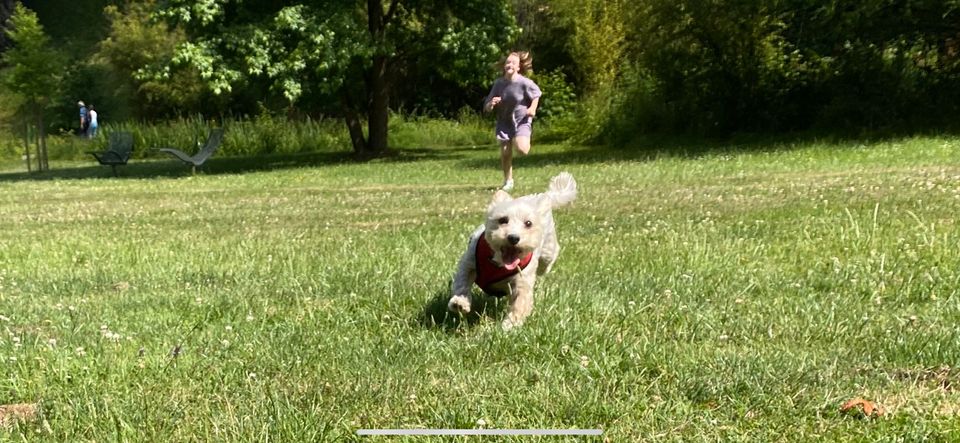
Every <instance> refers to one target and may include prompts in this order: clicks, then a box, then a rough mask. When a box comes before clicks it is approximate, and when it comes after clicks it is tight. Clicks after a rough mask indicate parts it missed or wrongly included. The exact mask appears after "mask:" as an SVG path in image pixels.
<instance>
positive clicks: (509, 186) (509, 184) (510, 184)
mask: <svg viewBox="0 0 960 443" xmlns="http://www.w3.org/2000/svg"><path fill="white" fill-rule="evenodd" d="M500 189H503V190H504V191H509V190H511V189H513V179H510V180H507V181H505V182H503V186H501V187H500Z"/></svg>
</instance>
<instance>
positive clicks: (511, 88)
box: [483, 75, 542, 133]
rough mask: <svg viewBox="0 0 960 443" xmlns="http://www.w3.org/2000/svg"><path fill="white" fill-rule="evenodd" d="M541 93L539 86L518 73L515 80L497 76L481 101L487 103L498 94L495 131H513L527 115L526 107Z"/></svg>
mask: <svg viewBox="0 0 960 443" xmlns="http://www.w3.org/2000/svg"><path fill="white" fill-rule="evenodd" d="M541 95H542V93H541V92H540V87H538V86H537V84H536V83H534V82H533V80H530V79H529V78H526V77H524V76H522V75H518V76H517V80H515V81H510V80H507V79H506V78H503V77H499V78H497V80H496V81H494V82H493V88H491V89H490V93H489V94H487V98H486V99H484V101H483V103H484V104H487V103H489V102H490V99H492V98H494V97H497V96H499V97H500V104H498V105H497V108H496V111H497V131H500V130H501V129H502V130H505V131H508V132H509V133H515V132H516V130H517V125H518V124H520V123H521V122H522V121H523V120H524V119H525V118H526V116H527V108H529V107H530V104H531V103H533V100H534V99H536V98H538V97H540V96H541Z"/></svg>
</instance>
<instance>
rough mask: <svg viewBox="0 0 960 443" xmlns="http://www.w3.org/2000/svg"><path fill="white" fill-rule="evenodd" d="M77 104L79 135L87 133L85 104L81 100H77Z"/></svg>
mask: <svg viewBox="0 0 960 443" xmlns="http://www.w3.org/2000/svg"><path fill="white" fill-rule="evenodd" d="M77 106H79V107H80V135H87V124H88V123H89V121H88V120H87V105H85V104H83V100H81V101H78V102H77Z"/></svg>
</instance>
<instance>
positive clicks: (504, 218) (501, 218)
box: [497, 217, 510, 225]
mask: <svg viewBox="0 0 960 443" xmlns="http://www.w3.org/2000/svg"><path fill="white" fill-rule="evenodd" d="M497 221H498V222H500V224H501V225H505V224H507V223H510V219H509V218H507V217H500V220H497Z"/></svg>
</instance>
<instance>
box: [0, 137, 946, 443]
mask: <svg viewBox="0 0 960 443" xmlns="http://www.w3.org/2000/svg"><path fill="white" fill-rule="evenodd" d="M955 145H956V142H955V141H954V140H952V139H946V138H916V139H905V140H900V141H892V142H880V143H874V144H869V145H863V146H856V145H851V146H846V145H836V144H831V145H827V144H817V143H810V144H806V145H798V146H792V147H783V146H781V147H775V146H771V147H770V149H765V150H759V151H755V152H745V151H736V150H730V151H727V152H724V151H722V150H715V151H706V152H705V153H703V154H699V155H669V154H667V153H662V154H655V155H647V154H642V153H636V152H625V151H617V150H607V149H602V148H590V147H580V146H560V145H537V144H535V145H534V151H533V153H532V154H531V155H530V156H528V157H521V158H518V159H517V160H516V168H517V170H516V174H517V186H518V188H517V192H516V193H517V194H525V193H532V192H542V191H543V190H544V189H545V188H546V185H547V182H548V180H549V178H550V177H552V176H554V175H556V173H558V172H559V171H562V170H567V171H570V172H572V173H573V175H574V176H575V177H576V178H577V181H578V183H579V185H580V196H579V198H578V200H577V201H576V203H575V204H574V205H573V206H572V207H569V208H563V209H560V210H557V211H556V213H555V216H556V219H557V224H558V233H559V236H560V243H561V245H562V248H563V250H562V252H561V255H560V257H559V259H558V261H557V263H556V266H555V267H554V271H553V273H551V274H550V275H547V276H545V277H544V278H543V279H542V280H541V281H540V282H539V287H538V289H537V293H536V296H537V298H536V307H535V309H534V313H533V315H532V317H530V320H529V321H528V323H527V324H525V325H524V326H523V327H522V328H520V329H519V330H517V331H515V332H513V333H504V332H502V331H501V330H500V328H499V327H498V323H499V322H498V320H499V316H500V315H502V311H503V306H502V302H497V301H495V300H492V299H489V300H485V301H486V303H484V309H483V313H482V314H480V315H477V316H476V317H474V318H470V319H463V320H461V319H459V318H454V317H452V316H450V315H447V314H446V313H445V311H444V309H443V302H444V300H445V298H446V297H447V295H448V291H449V282H450V278H451V276H452V273H453V271H454V266H455V264H456V260H457V259H458V258H459V256H460V254H461V253H462V251H463V248H464V247H465V246H466V240H467V236H468V235H469V233H470V232H471V231H472V229H474V228H475V227H476V226H477V225H479V224H480V223H481V221H482V217H483V211H484V209H485V208H486V206H487V204H488V202H489V200H490V198H491V196H492V193H493V190H494V189H495V187H496V186H497V185H498V184H499V182H500V178H501V177H500V172H499V171H498V162H497V158H496V155H497V154H496V150H495V149H493V148H489V147H486V148H485V147H478V148H472V147H471V148H464V147H463V146H456V147H438V146H424V147H420V148H417V149H416V151H415V152H414V154H415V156H416V160H415V161H408V160H409V159H402V161H397V160H396V159H378V160H375V161H368V162H349V161H341V160H339V159H338V160H337V161H331V162H323V161H319V162H317V163H313V164H308V165H296V164H291V165H288V166H278V167H271V168H261V169H257V170H239V169H229V167H228V165H226V164H221V167H220V168H219V169H217V168H212V169H211V170H208V171H204V172H202V173H201V174H198V175H197V176H188V175H183V174H168V175H164V174H153V173H152V172H153V171H154V169H151V168H153V167H154V165H153V164H152V163H149V164H146V165H142V166H141V167H140V168H138V166H137V165H136V164H132V165H131V167H129V168H128V169H127V170H126V171H125V175H124V176H122V177H120V178H112V177H108V176H104V175H103V174H102V173H101V172H102V171H100V170H99V169H98V168H95V167H94V166H93V165H89V164H86V163H83V162H60V163H57V162H54V163H53V164H52V166H53V168H52V169H53V170H52V171H51V172H50V173H46V175H43V176H40V177H36V178H38V179H36V180H34V179H29V178H22V176H19V175H12V176H11V175H7V176H3V177H2V179H0V226H3V227H4V228H3V229H0V360H2V361H3V364H2V365H0V385H2V386H3V387H4V390H3V392H4V394H3V395H5V396H6V397H4V398H3V399H2V400H3V401H0V404H37V405H39V409H38V413H37V416H36V418H35V419H34V420H31V421H24V422H20V423H18V424H16V425H14V426H12V427H10V428H9V429H0V439H4V438H10V439H26V440H30V441H34V440H41V441H44V440H46V441H77V440H105V439H117V438H119V439H121V440H138V441H139V440H162V441H178V440H191V439H201V440H228V441H249V440H265V439H272V440H280V441H365V440H367V439H370V440H373V439H374V438H373V437H365V438H360V437H358V436H356V434H355V431H356V430H357V429H361V428H397V427H399V428H413V427H417V428H458V427H462V428H474V427H478V426H485V427H487V428H524V429H525V428H558V429H563V428H581V429H591V428H599V429H603V430H604V436H603V437H601V438H599V439H597V438H594V439H593V440H590V439H589V438H579V439H573V438H568V439H562V438H558V439H556V441H603V439H604V438H607V439H609V441H644V440H670V441H717V440H722V441H726V440H737V441H781V440H784V439H787V440H791V441H824V440H827V441H835V440H875V439H879V440H883V439H886V438H889V437H890V436H894V435H895V436H903V437H904V438H905V439H916V440H921V439H924V438H926V439H933V440H937V439H939V440H944V441H950V440H955V439H957V438H960V435H958V434H957V427H956V426H955V421H956V420H955V419H956V411H957V408H956V406H955V405H956V404H957V399H956V398H955V397H956V395H955V392H954V390H955V386H954V385H955V383H956V373H957V361H960V359H958V357H960V348H958V347H957V346H956V344H957V340H958V338H960V336H958V332H957V329H956V327H955V325H956V324H957V322H958V320H960V305H958V304H957V289H956V288H958V287H960V285H958V283H960V274H958V271H957V270H958V269H960V266H958V265H960V256H958V255H957V254H956V250H957V246H958V230H957V229H958V228H957V223H956V218H955V214H957V213H958V210H960V167H957V166H956V164H955V163H954V162H953V160H952V156H953V153H952V151H953V146H955ZM774 148H778V149H774ZM66 169H69V170H70V172H69V174H66V173H64V175H57V174H58V170H59V171H64V170H66ZM145 172H150V173H148V174H144V175H143V176H140V175H138V174H141V173H145ZM438 307H439V309H437V308H438ZM858 397H862V398H864V399H867V400H870V401H873V402H876V403H878V404H881V405H883V406H884V407H885V411H886V413H885V414H884V415H883V416H879V417H870V418H865V417H861V418H857V417H853V416H851V415H847V414H842V413H841V412H840V406H841V405H842V404H843V403H844V402H846V401H848V400H850V399H852V398H858ZM481 423H482V424H481ZM397 440H398V441H449V440H450V439H440V438H430V437H418V438H416V440H414V439H413V438H407V439H403V438H400V439H397ZM453 440H454V441H467V439H453ZM498 441H527V440H524V439H522V438H519V437H517V438H510V437H506V438H503V439H502V440H498Z"/></svg>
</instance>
